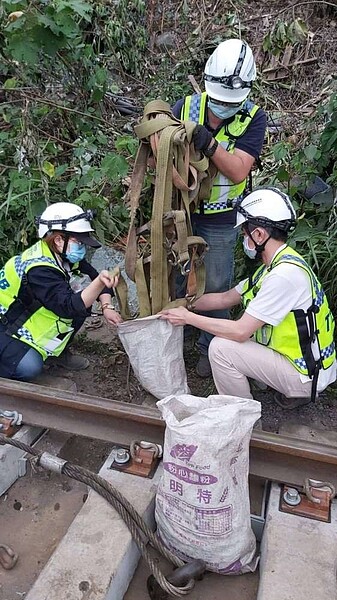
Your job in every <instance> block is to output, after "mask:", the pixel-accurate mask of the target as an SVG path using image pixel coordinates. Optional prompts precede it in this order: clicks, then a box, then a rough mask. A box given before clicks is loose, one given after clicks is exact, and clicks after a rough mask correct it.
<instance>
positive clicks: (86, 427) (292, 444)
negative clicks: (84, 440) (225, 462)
mask: <svg viewBox="0 0 337 600" xmlns="http://www.w3.org/2000/svg"><path fill="white" fill-rule="evenodd" d="M0 408H2V409H8V410H17V411H19V412H21V413H22V414H23V420H24V423H25V424H28V425H36V426H40V427H46V428H49V429H56V430H59V431H63V432H66V433H73V434H76V435H83V436H86V437H91V438H96V439H100V440H104V441H110V442H113V443H117V444H130V442H131V441H132V440H134V439H143V440H149V441H153V442H157V443H163V439H164V431H165V423H164V421H163V420H162V418H161V416H160V413H159V411H158V409H157V408H156V407H155V406H154V407H153V408H151V407H147V406H139V405H136V404H128V403H124V402H117V401H114V400H109V399H107V398H102V397H98V396H90V395H88V394H82V393H78V392H76V393H75V392H71V391H63V390H59V389H56V388H47V387H44V386H39V385H36V384H32V383H23V382H18V381H12V380H9V379H1V382H0ZM336 465H337V434H336V446H334V445H330V444H322V443H316V442H312V441H307V440H303V439H299V438H295V437H290V436H285V435H280V434H275V433H271V432H267V431H260V430H253V434H252V438H251V444H250V472H251V473H253V474H255V475H258V476H261V477H264V478H268V479H273V480H277V481H284V482H288V483H293V484H294V483H296V482H298V481H299V480H300V481H301V482H303V480H304V478H305V477H311V478H316V479H320V480H332V481H331V482H332V483H334V484H335V485H336V484H337V469H336Z"/></svg>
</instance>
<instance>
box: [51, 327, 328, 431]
mask: <svg viewBox="0 0 337 600" xmlns="http://www.w3.org/2000/svg"><path fill="white" fill-rule="evenodd" d="M101 322H102V325H101V327H99V328H98V329H89V328H87V327H86V325H87V326H89V324H90V320H88V323H87V324H85V326H84V327H83V329H82V331H81V333H80V334H79V335H78V337H77V340H76V343H75V344H74V346H73V351H74V352H77V353H79V354H82V355H83V356H87V357H88V358H89V359H90V366H89V367H88V369H86V370H85V371H81V372H78V373H75V372H67V374H66V376H67V377H68V378H71V379H72V380H73V381H75V382H76V384H77V389H78V391H79V392H84V393H87V394H94V395H99V396H103V397H106V398H111V399H112V400H117V401H120V402H128V403H130V402H131V403H134V404H144V405H147V406H154V404H155V402H156V398H154V397H153V396H152V395H151V394H150V393H149V392H147V391H146V390H144V389H143V388H142V386H141V385H140V383H139V382H138V381H137V379H136V378H135V376H134V375H133V373H132V369H130V368H129V361H128V357H127V355H126V353H125V351H124V349H123V346H122V344H121V342H120V341H119V338H118V336H117V335H116V333H115V331H114V330H113V329H112V328H110V327H109V326H107V325H106V323H105V321H104V319H101ZM196 339H197V337H196V335H195V337H194V338H193V336H192V338H189V339H188V340H187V342H185V347H184V355H185V364H186V371H187V378H188V384H189V386H190V389H191V393H192V394H194V395H197V396H202V397H207V396H209V395H210V394H216V393H217V392H216V388H215V386H214V383H213V380H212V378H211V377H210V378H207V379H201V378H200V377H199V376H198V375H197V374H196V372H195V365H196V362H197V358H198V354H197V351H196V349H195V346H194V344H195V341H196ZM50 373H51V374H55V375H63V376H64V375H65V371H64V370H63V369H57V368H55V367H53V369H52V370H50ZM253 395H254V398H255V399H256V400H259V401H260V402H261V404H262V424H263V429H264V430H266V431H273V432H278V431H279V430H280V428H281V427H283V428H284V426H285V425H286V424H287V423H298V424H301V425H307V426H309V427H312V428H314V429H324V430H336V429H337V386H336V385H334V386H330V387H329V388H328V390H327V391H325V392H324V393H323V394H321V395H320V397H319V400H318V401H317V402H316V403H315V404H309V405H308V406H304V407H300V408H297V409H294V410H290V411H287V410H283V409H282V408H280V407H279V406H277V405H276V404H275V402H274V400H273V394H272V392H271V390H267V391H261V390H259V389H254V390H253Z"/></svg>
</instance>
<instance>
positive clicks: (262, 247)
mask: <svg viewBox="0 0 337 600" xmlns="http://www.w3.org/2000/svg"><path fill="white" fill-rule="evenodd" d="M247 234H248V237H249V238H250V239H251V240H252V242H253V244H254V246H255V250H256V254H257V256H261V254H262V252H263V251H264V250H265V248H266V245H267V242H269V240H270V238H271V235H270V236H269V237H267V239H266V240H265V241H264V242H262V244H257V243H256V241H255V240H254V238H253V236H252V234H251V233H250V231H248V230H247Z"/></svg>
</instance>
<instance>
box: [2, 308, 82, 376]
mask: <svg viewBox="0 0 337 600" xmlns="http://www.w3.org/2000/svg"><path fill="white" fill-rule="evenodd" d="M83 323H84V317H75V318H74V319H73V327H74V332H73V333H72V335H71V338H70V340H69V342H68V344H69V343H70V342H71V341H72V339H73V337H74V335H75V333H76V332H77V331H78V330H79V328H80V327H81V326H82V325H83ZM68 344H67V346H68ZM42 369H43V358H42V356H41V354H40V353H39V352H38V351H37V350H35V349H34V348H32V347H31V346H29V345H28V344H26V343H25V342H22V341H21V340H17V339H15V338H13V337H10V336H8V335H7V334H6V327H5V326H4V325H1V323H0V377H6V379H18V380H20V381H32V380H33V379H35V377H37V376H38V375H40V373H41V372H42Z"/></svg>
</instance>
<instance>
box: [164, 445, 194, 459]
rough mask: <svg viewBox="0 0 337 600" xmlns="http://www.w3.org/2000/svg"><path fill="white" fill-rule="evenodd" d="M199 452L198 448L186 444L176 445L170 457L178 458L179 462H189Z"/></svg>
mask: <svg viewBox="0 0 337 600" xmlns="http://www.w3.org/2000/svg"><path fill="white" fill-rule="evenodd" d="M197 450H198V446H193V445H190V446H187V445H186V444H176V445H175V446H173V448H172V450H171V452H170V455H171V456H173V458H178V459H179V460H185V461H186V462H188V461H189V460H191V458H192V456H193V454H194V453H195V452H196V451H197Z"/></svg>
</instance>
